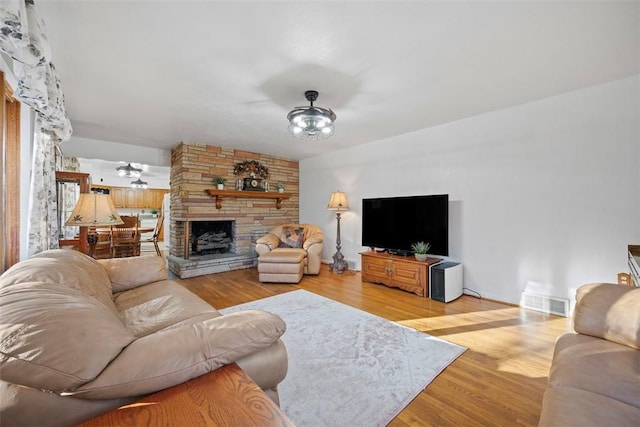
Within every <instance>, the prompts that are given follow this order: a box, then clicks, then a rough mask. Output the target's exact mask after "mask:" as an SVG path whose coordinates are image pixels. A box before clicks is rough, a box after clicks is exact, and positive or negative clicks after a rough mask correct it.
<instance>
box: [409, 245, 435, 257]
mask: <svg viewBox="0 0 640 427" xmlns="http://www.w3.org/2000/svg"><path fill="white" fill-rule="evenodd" d="M429 249H431V244H430V243H428V242H426V243H425V242H422V241H421V242H415V243H412V244H411V250H412V251H413V255H414V256H415V257H416V259H417V260H418V261H425V260H426V259H427V254H428V253H429Z"/></svg>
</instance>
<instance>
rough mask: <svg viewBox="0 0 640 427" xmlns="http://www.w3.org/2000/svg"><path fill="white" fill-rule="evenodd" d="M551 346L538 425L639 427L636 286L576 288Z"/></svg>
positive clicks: (639, 297)
mask: <svg viewBox="0 0 640 427" xmlns="http://www.w3.org/2000/svg"><path fill="white" fill-rule="evenodd" d="M574 330H575V333H567V334H564V335H562V336H560V337H559V338H558V341H557V342H556V346H555V350H554V355H553V361H552V366H551V370H550V372H549V387H548V389H547V390H546V392H545V394H544V400H543V404H542V413H541V416H540V423H539V426H540V427H549V426H557V427H572V426H575V427H578V426H579V427H588V426H598V427H604V426H612V427H613V426H616V427H624V426H633V427H637V426H640V350H639V349H640V288H636V287H632V286H623V285H614V284H591V285H584V286H581V287H580V288H579V289H578V291H577V295H576V309H575V313H574Z"/></svg>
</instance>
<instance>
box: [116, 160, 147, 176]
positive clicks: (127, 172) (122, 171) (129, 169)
mask: <svg viewBox="0 0 640 427" xmlns="http://www.w3.org/2000/svg"><path fill="white" fill-rule="evenodd" d="M116 171H117V172H118V176H121V177H124V178H140V176H141V175H142V169H139V168H135V167H133V166H131V163H127V165H126V166H118V167H117V168H116Z"/></svg>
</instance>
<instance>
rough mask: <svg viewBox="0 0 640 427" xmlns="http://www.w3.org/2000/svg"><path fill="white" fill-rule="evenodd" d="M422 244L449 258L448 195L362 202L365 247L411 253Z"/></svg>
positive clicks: (431, 252)
mask: <svg viewBox="0 0 640 427" xmlns="http://www.w3.org/2000/svg"><path fill="white" fill-rule="evenodd" d="M418 241H424V242H429V243H430V244H431V249H430V250H429V253H430V254H433V255H443V256H448V255H449V195H448V194H437V195H430V196H410V197H384V198H375V199H362V246H370V247H373V248H383V249H388V250H391V251H408V252H410V251H411V244H412V243H414V242H418Z"/></svg>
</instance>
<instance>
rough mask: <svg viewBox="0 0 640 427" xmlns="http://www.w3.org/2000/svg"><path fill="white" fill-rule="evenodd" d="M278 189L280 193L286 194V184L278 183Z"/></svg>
mask: <svg viewBox="0 0 640 427" xmlns="http://www.w3.org/2000/svg"><path fill="white" fill-rule="evenodd" d="M276 189H277V190H278V193H284V184H283V183H281V182H279V183H277V184H276Z"/></svg>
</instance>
